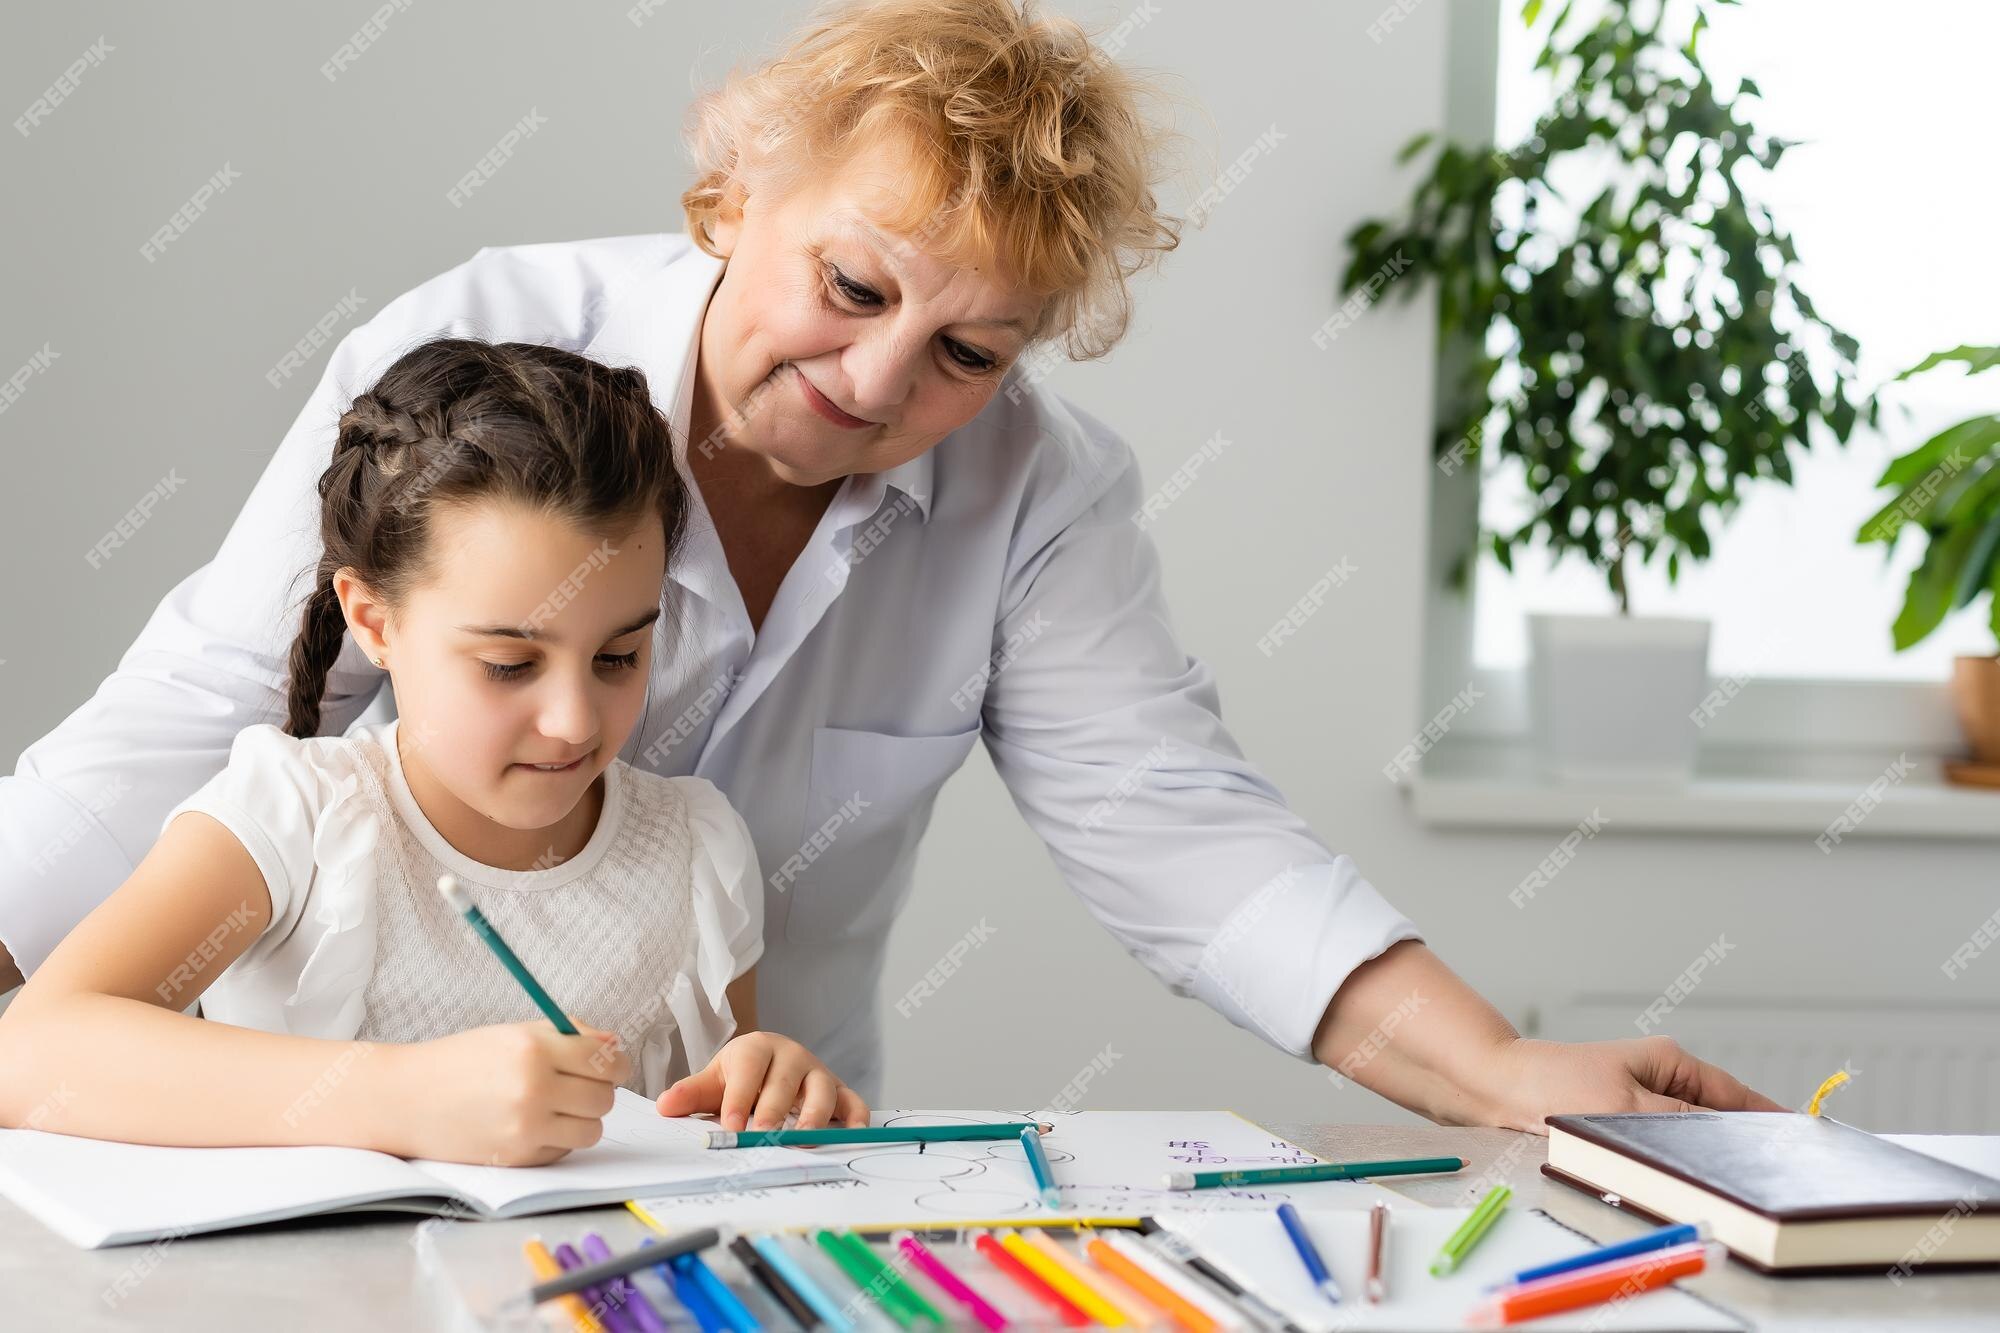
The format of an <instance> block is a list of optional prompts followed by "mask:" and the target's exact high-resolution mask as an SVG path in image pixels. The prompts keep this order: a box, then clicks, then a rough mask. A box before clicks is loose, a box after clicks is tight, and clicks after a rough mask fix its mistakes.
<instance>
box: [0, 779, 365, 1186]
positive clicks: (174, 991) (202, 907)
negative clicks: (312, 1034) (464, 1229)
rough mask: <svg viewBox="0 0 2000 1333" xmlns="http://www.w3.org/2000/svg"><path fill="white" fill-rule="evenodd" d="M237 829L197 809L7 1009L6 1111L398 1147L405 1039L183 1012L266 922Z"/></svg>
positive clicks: (126, 1133) (4, 1118)
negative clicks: (274, 1026) (348, 1036)
mask: <svg viewBox="0 0 2000 1333" xmlns="http://www.w3.org/2000/svg"><path fill="white" fill-rule="evenodd" d="M270 914H271V898H270V894H269V892H268V891H267V890H266V888H265V884H264V877H263V875H262V873H261V872H260V871H259V870H258V868H257V864H256V862H255V861H254V860H252V859H251V856H250V853H249V852H248V851H246V850H245V849H244V847H243V844H242V843H240V842H238V841H237V839H236V837H235V835H233V834H231V833H230V832H229V831H228V829H226V828H224V827H223V826H222V825H221V824H220V823H218V822H217V821H216V820H214V819H212V818H210V817H209V816H208V815H205V814H202V813H201V812H199V811H189V812H187V813H186V814H183V815H182V816H180V817H179V818H177V819H175V820H174V821H173V823H172V824H170V825H168V827H167V829H166V831H165V832H164V833H162V834H161V835H160V839H159V841H158V842H157V843H156V844H155V845H154V847H153V849H152V851H150V852H149V853H148V854H147V855H146V857H145V859H144V860H143V861H141V862H140V863H139V866H138V868H137V869H135V870H134V871H133V872H132V875H131V877H130V878H129V879H127V880H126V881H125V883H124V885H123V886H122V887H121V888H119V889H118V891H117V892H116V893H114V894H113V895H112V896H111V897H110V898H108V899H106V900H105V901H104V902H103V903H101V904H100V905H99V906H98V907H97V908H96V909H95V910H94V911H92V912H91V913H90V915H89V916H87V917H85V918H84V920H83V921H82V922H81V923H80V924H79V925H78V926H77V927H76V929H75V930H73V931H72V932H71V933H70V934H69V936H68V937H67V938H66V939H65V940H64V941H63V943H62V944H61V945H60V946H59V947H58V948H57V949H56V951H55V953H54V954H52V955H51V956H50V958H49V960H48V961H47V962H46V963H45V964H43V966H41V967H40V968H38V969H36V971H35V974H34V976H33V977H31V978H30V979H29V980H28V983H27V985H26V986H25V987H24V988H23V989H22V991H21V993H20V994H19V995H17V996H16V997H15V998H14V1001H13V1003H12V1004H11V1005H9V1006H8V1007H7V1009H6V1011H5V1012H4V1013H0V1124H5V1125H7V1126H9V1127H14V1128H34V1129H43V1130H50V1131H54V1132H58V1133H64V1134H79V1135H84V1136H87V1137H91V1138H107V1139H122V1140H125V1141H127V1142H132V1143H157V1144H172V1145H180V1146H188V1147H213V1146H227V1145H244V1144H304V1143H319V1144H344V1145H348V1146H353V1147H360V1148H377V1149H381V1150H383V1151H395V1150H396V1124H395V1121H396V1100H395V1098H394V1097H393V1096H391V1095H390V1090H391V1088H392V1087H393V1086H394V1084H395V1082H396V1073H395V1071H396V1065H397V1061H398V1056H397V1054H396V1052H397V1049H398V1048H395V1047H391V1046H382V1045H376V1044H372V1043H368V1042H358V1041H321V1040H317V1039H314V1038H308V1037H294V1036H289V1035H283V1034H278V1033H269V1032H258V1031H254V1030H252V1029H249V1028H241V1027H234V1026H231V1025H229V1024H225V1023H215V1022H209V1021H207V1020H204V1019H199V1018H193V1017H190V1016H188V1015H187V1014H185V1013H182V1012H181V1010H182V1009H184V1008H186V1007H187V1006H188V1005H189V1004H191V1003H193V1001H194V1000H195V999H196V998H197V997H199V996H200V995H201V993H202V992H203V991H204V990H206V989H207V988H208V986H209V984H210V983H211V982H212V981H213V980H214V979H215V978H216V977H218V976H220V975H221V974H222V972H223V970H224V969H226V968H227V967H228V966H229V965H230V964H231V963H233V962H234V961H235V960H236V959H237V958H238V957H240V956H241V955H242V954H243V952H244V951H245V950H246V949H248V948H249V947H250V945H251V944H252V943H254V942H255V941H256V940H257V938H258V937H259V936H260V935H261V934H262V933H263V932H264V928H265V926H266V925H267V924H268V923H269V920H270Z"/></svg>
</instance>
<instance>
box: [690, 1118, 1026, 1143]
mask: <svg viewBox="0 0 2000 1333" xmlns="http://www.w3.org/2000/svg"><path fill="white" fill-rule="evenodd" d="M1054 1128H1055V1126H1053V1125H1038V1124H1034V1123H1033V1122H1031V1121H1016V1122H1014V1123H1013V1124H1010V1125H856V1126H854V1127H853V1128H851V1129H737V1130H728V1129H712V1130H710V1131H709V1132H708V1146H709V1147H711V1148H825V1147H831V1146H835V1145H838V1144H843V1143H959V1142H965V1141H967V1140H980V1139H1018V1138H1020V1137H1021V1132H1022V1131H1023V1130H1030V1129H1032V1130H1039V1131H1040V1132H1042V1133H1044V1134H1046V1133H1048V1132H1049V1131H1050V1130H1052V1129H1054Z"/></svg>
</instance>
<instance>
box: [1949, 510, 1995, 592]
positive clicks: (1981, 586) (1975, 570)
mask: <svg viewBox="0 0 2000 1333" xmlns="http://www.w3.org/2000/svg"><path fill="white" fill-rule="evenodd" d="M1967 526H1968V527H1970V526H1972V525H1971V524H1968V525H1967ZM1995 551H2000V509H1996V510H1995V511H1994V512H1993V513H1992V514H1991V515H1990V516H1988V518H1987V520H1986V526H1985V527H1983V528H1980V529H1979V536H1978V537H1977V538H1975V539H1974V540H1973V543H1972V552H1971V554H1969V555H1967V556H1966V558H1965V568H1964V569H1962V570H1960V571H1959V575H1958V590H1957V591H1956V592H1955V593H1954V594H1953V595H1952V599H1951V604H1952V606H1953V607H1961V606H1964V605H1966V604H1967V603H1968V602H1970V601H1971V600H1972V599H1973V598H1975V597H1977V596H1979V594H1980V593H1981V592H1983V591H1984V590H1985V588H1986V583H1987V579H1988V578H1989V576H1990V575H1991V574H1992V572H1993V554H1994V552H1995Z"/></svg>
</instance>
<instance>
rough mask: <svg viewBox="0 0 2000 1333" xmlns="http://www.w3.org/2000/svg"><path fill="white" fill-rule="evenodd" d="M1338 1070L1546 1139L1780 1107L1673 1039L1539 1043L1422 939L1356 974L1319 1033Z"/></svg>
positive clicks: (1433, 1107) (1453, 1120)
mask: <svg viewBox="0 0 2000 1333" xmlns="http://www.w3.org/2000/svg"><path fill="white" fill-rule="evenodd" d="M1312 1052H1313V1057H1314V1058H1315V1059H1317V1060H1318V1061H1319V1062H1320V1063H1321V1064H1323V1065H1325V1066H1326V1067H1327V1068H1329V1069H1331V1070H1333V1071H1334V1072H1335V1073H1336V1074H1338V1075H1341V1076H1343V1077H1346V1078H1350V1079H1352V1080H1354V1081H1355V1082H1356V1083H1359V1084H1360V1085H1361V1086H1362V1087H1364V1088H1368V1089H1370V1090H1372V1091H1374V1092H1379V1093H1381V1094H1382V1095H1383V1096H1384V1097H1387V1098H1389V1099H1390V1100H1391V1101H1394V1102H1398V1103H1400V1104H1402V1105H1403V1106H1407V1107H1409V1108H1410V1109H1411V1110H1413V1111H1416V1112H1417V1113H1418V1114H1420V1115H1424V1116H1428V1117H1429V1118H1430V1119H1432V1120H1435V1121H1438V1122H1439V1123H1441V1124H1447V1125H1501V1126H1504V1127H1506V1128H1509V1129H1520V1130H1526V1131H1528V1132H1529V1133H1531V1134H1546V1133H1548V1128H1547V1126H1545V1125H1544V1124H1543V1123H1542V1120H1543V1117H1545V1116H1551V1115H1561V1114H1563V1113H1565V1112H1582V1111H1686V1110H1692V1109H1695V1108H1706V1109H1709V1110H1717V1111H1782V1110H1784V1109H1785V1108H1784V1107H1783V1106H1780V1105H1779V1104H1778V1103H1776V1102H1774V1101H1772V1100H1771V1099H1770V1098H1769V1097H1766V1096H1764V1095H1763V1094H1762V1093H1758V1092H1754V1091H1752V1090H1751V1089H1749V1088H1747V1087H1745V1086H1744V1085H1743V1084H1742V1083H1740V1082H1738V1081H1737V1080H1736V1079H1734V1078H1731V1077H1730V1076H1729V1075H1728V1074H1726V1073H1724V1072H1723V1071H1722V1070H1720V1069H1717V1068H1716V1067H1715V1066H1714V1065H1711V1064H1708V1063H1706V1062H1704V1061H1701V1060H1697V1059H1695V1058H1694V1057H1693V1056H1692V1055H1689V1054H1688V1053H1687V1052H1686V1051H1684V1050H1682V1049H1681V1048H1680V1045H1679V1043H1677V1042H1675V1041H1673V1040H1672V1039H1671V1038H1667V1037H1643V1038H1635V1039H1632V1040H1627V1041H1599V1042H1581V1043H1569V1044H1566V1043H1563V1042H1553V1041H1531V1040H1528V1039H1527V1038H1524V1037H1522V1036H1521V1034H1520V1033H1519V1032H1517V1031H1515V1030H1514V1026H1513V1024H1511V1023H1509V1022H1508V1021H1507V1020H1506V1019H1505V1018H1503V1017H1501V1015H1500V1012H1499V1010H1497V1009H1495V1008H1494V1007H1493V1006H1492V1005H1490V1004H1488V1003H1487V1002H1486V1000H1485V998H1484V997H1482V996H1481V995H1480V994H1479V992H1478V991H1475V990H1474V989H1472V987H1470V986H1468V985H1466V984H1465V982H1464V981H1462V980H1460V979H1459V977H1458V975H1457V974H1456V973H1455V972H1453V971H1452V970H1451V969H1450V968H1449V967H1446V966H1445V964H1444V962H1443V960H1442V959H1440V958H1439V957H1438V956H1437V955H1436V954H1434V953H1432V952H1431V951H1430V950H1429V949H1427V948H1425V947H1424V946H1423V945H1422V944H1420V943H1418V942H1416V941H1414V940H1403V941H1399V942H1398V943H1396V944H1392V945H1390V946H1389V947H1388V948H1387V949H1385V950H1383V951H1382V952H1381V953H1380V954H1378V955H1377V956H1375V957H1374V958H1371V959H1370V960H1368V961H1367V962H1365V963H1363V964H1361V966H1359V967H1357V968H1355V969H1354V971H1353V972H1351V973H1349V974H1348V977H1347V980H1346V981H1345V982H1343V983H1342V984H1341V987H1340V989H1339V990H1338V991H1336V992H1335V994H1334V997H1333V1003H1331V1004H1329V1005H1328V1006H1327V1009H1326V1013H1325V1015H1324V1016H1323V1017H1322V1018H1321V1019H1320V1023H1319V1029H1318V1031H1317V1032H1316V1033H1315V1034H1314V1036H1313V1045H1312Z"/></svg>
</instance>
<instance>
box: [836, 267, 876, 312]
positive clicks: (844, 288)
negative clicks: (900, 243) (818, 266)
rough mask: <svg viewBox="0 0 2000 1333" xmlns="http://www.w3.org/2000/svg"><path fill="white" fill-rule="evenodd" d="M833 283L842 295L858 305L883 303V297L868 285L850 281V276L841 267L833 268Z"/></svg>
mask: <svg viewBox="0 0 2000 1333" xmlns="http://www.w3.org/2000/svg"><path fill="white" fill-rule="evenodd" d="M833 285H834V287H835V288H836V289H837V290H838V291H839V292H840V294H841V295H842V296H844V297H846V298H847V299H848V300H850V301H852V302H854V304H856V305H865V306H878V305H880V304H882V297H881V296H880V295H879V294H878V293H876V292H871V291H869V290H868V289H867V288H866V287H863V286H861V285H860V284H858V283H855V282H852V281H850V280H849V279H848V276H847V275H846V274H845V273H842V272H841V271H840V270H839V269H834V270H833Z"/></svg>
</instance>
